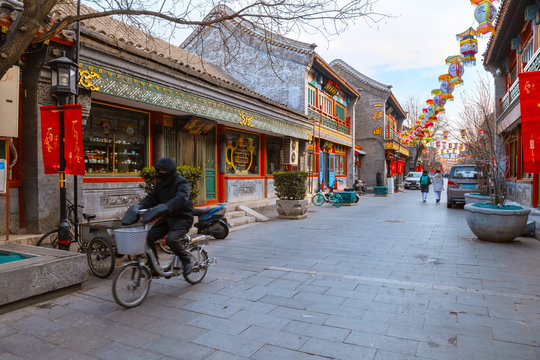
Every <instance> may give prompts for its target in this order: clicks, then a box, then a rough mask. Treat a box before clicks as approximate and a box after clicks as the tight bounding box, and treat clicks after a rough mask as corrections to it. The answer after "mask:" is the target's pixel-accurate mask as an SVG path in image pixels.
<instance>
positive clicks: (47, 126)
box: [40, 104, 85, 175]
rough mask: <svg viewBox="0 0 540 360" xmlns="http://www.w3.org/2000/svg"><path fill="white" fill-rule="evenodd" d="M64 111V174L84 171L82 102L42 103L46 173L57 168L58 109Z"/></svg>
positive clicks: (42, 133) (42, 131)
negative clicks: (66, 103) (59, 105)
mask: <svg viewBox="0 0 540 360" xmlns="http://www.w3.org/2000/svg"><path fill="white" fill-rule="evenodd" d="M61 111H64V145H65V148H64V156H65V159H66V169H65V172H66V174H71V175H84V173H85V167H84V149H83V141H82V108H81V105H79V104H75V105H63V106H62V108H59V107H58V106H56V105H53V106H41V107H40V113H41V147H42V153H43V167H44V170H45V174H56V173H58V170H59V169H60V112H61Z"/></svg>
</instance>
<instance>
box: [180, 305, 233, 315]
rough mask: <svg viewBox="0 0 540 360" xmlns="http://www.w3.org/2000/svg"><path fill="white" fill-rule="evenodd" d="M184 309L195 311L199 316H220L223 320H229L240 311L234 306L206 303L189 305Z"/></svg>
mask: <svg viewBox="0 0 540 360" xmlns="http://www.w3.org/2000/svg"><path fill="white" fill-rule="evenodd" d="M184 309H185V310H189V311H193V312H196V313H199V314H206V315H212V316H218V317H222V318H228V317H230V316H231V315H233V314H234V313H236V312H237V311H239V310H240V308H239V307H236V306H234V305H222V304H211V303H204V302H196V303H191V304H188V305H186V306H184Z"/></svg>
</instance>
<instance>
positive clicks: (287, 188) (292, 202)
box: [272, 171, 308, 219]
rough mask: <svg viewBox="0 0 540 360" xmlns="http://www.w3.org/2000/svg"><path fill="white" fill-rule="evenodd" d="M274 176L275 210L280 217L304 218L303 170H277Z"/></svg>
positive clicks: (304, 190) (304, 182) (305, 175)
mask: <svg viewBox="0 0 540 360" xmlns="http://www.w3.org/2000/svg"><path fill="white" fill-rule="evenodd" d="M272 175H273V176H274V187H275V192H276V195H277V197H278V198H279V200H277V201H276V210H277V212H278V214H279V215H278V218H280V219H304V218H306V217H307V205H308V201H307V200H306V193H307V186H306V181H307V176H308V174H307V173H306V172H304V171H278V172H274V173H273V174H272Z"/></svg>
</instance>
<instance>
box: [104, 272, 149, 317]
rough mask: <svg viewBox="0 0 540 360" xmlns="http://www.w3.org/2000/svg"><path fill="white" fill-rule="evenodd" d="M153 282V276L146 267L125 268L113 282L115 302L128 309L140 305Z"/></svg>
mask: <svg viewBox="0 0 540 360" xmlns="http://www.w3.org/2000/svg"><path fill="white" fill-rule="evenodd" d="M151 280H152V276H150V271H148V269H147V268H146V267H144V266H139V264H137V263H132V264H128V265H126V266H124V268H123V269H122V270H120V272H119V273H118V274H116V276H115V277H114V280H113V284H112V293H113V297H114V300H116V302H117V303H118V305H121V306H123V307H125V308H128V309H129V308H132V307H135V306H138V305H140V304H141V303H142V302H143V301H144V299H146V296H147V295H148V292H149V291H150V281H151Z"/></svg>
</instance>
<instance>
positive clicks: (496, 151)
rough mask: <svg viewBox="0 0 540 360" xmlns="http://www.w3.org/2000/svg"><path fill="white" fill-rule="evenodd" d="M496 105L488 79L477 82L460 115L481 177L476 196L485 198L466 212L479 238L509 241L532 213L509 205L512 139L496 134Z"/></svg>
mask: <svg viewBox="0 0 540 360" xmlns="http://www.w3.org/2000/svg"><path fill="white" fill-rule="evenodd" d="M493 104H494V102H493V96H492V91H491V88H490V86H489V84H488V82H487V81H485V80H480V81H479V82H478V83H477V87H476V92H475V95H474V96H470V97H468V96H464V100H463V111H462V113H461V114H460V115H461V117H462V118H463V119H466V123H467V124H468V127H467V128H466V130H468V131H466V132H465V133H466V142H465V145H466V147H467V152H468V157H469V159H468V162H471V161H472V162H474V163H476V166H477V172H478V174H479V176H480V178H481V181H480V187H479V190H480V194H478V195H477V196H476V197H480V198H481V199H484V200H483V201H482V202H483V203H482V202H478V203H468V204H466V205H465V211H466V217H467V224H468V225H469V228H470V229H471V231H472V232H473V233H474V234H475V235H476V236H477V237H478V239H480V240H485V241H494V242H509V241H512V240H514V239H515V238H516V237H517V236H519V234H520V233H522V231H523V229H524V228H525V226H526V225H527V220H528V216H529V213H530V212H531V211H530V210H529V209H525V208H523V207H522V206H519V205H506V174H505V161H506V157H505V149H504V146H502V145H503V144H504V143H505V140H508V139H503V138H502V137H501V136H498V135H497V133H496V124H495V116H494V114H493V110H492V109H493V108H494V105H493ZM466 197H467V195H466ZM472 197H473V196H471V195H469V198H472ZM488 200H489V201H488ZM473 201H474V200H473Z"/></svg>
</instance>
